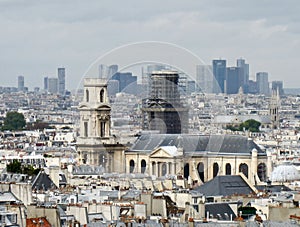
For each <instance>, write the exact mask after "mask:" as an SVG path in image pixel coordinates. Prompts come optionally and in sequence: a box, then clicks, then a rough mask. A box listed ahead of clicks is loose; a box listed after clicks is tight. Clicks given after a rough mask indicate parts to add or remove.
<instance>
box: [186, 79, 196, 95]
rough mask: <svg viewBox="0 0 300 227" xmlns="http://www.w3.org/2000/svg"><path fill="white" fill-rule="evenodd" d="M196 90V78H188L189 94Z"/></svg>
mask: <svg viewBox="0 0 300 227" xmlns="http://www.w3.org/2000/svg"><path fill="white" fill-rule="evenodd" d="M195 91H196V82H195V81H194V80H188V82H187V91H186V93H187V94H189V95H190V94H192V93H194V92H195Z"/></svg>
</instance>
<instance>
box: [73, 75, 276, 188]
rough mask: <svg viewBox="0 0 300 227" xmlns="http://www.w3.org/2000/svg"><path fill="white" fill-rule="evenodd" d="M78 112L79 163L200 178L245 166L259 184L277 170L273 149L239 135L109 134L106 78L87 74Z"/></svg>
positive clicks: (231, 172) (120, 170)
mask: <svg viewBox="0 0 300 227" xmlns="http://www.w3.org/2000/svg"><path fill="white" fill-rule="evenodd" d="M79 112H80V136H79V137H78V140H77V150H78V154H79V163H80V164H84V165H91V166H102V167H103V168H105V171H106V172H117V173H128V174H130V173H133V174H134V173H142V174H148V175H155V176H157V177H163V176H166V175H177V176H178V175H180V176H183V177H184V178H186V179H190V180H191V181H193V182H199V183H201V182H206V181H209V180H211V179H213V178H214V177H216V176H217V175H237V174H239V173H240V172H242V173H243V174H244V175H245V176H246V177H247V178H248V180H249V181H250V182H251V183H253V184H255V183H258V182H259V181H265V180H266V179H267V178H268V177H269V176H270V173H271V171H272V162H271V155H270V154H268V153H267V152H265V151H264V150H262V149H261V148H260V147H259V146H258V145H257V144H255V142H254V141H252V140H250V139H248V138H247V137H243V136H239V135H190V134H143V135H141V136H139V137H138V138H137V140H136V141H135V143H134V144H133V145H132V146H130V147H126V146H124V145H122V144H119V143H118V141H116V140H115V139H114V137H112V136H111V134H110V127H111V107H110V104H109V101H108V96H107V81H105V80H104V79H96V78H93V79H91V78H87V79H85V80H84V98H83V101H82V102H81V103H80V106H79Z"/></svg>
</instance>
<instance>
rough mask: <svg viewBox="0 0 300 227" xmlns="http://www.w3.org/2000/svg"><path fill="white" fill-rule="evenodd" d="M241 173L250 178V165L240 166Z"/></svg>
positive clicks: (243, 164)
mask: <svg viewBox="0 0 300 227" xmlns="http://www.w3.org/2000/svg"><path fill="white" fill-rule="evenodd" d="M239 172H242V173H243V174H244V175H245V176H246V177H247V178H248V165H247V164H246V163H242V164H240V166H239Z"/></svg>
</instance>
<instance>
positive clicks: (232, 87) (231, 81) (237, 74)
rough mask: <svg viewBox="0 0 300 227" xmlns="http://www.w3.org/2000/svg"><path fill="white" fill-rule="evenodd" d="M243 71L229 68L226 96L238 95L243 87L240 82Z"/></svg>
mask: <svg viewBox="0 0 300 227" xmlns="http://www.w3.org/2000/svg"><path fill="white" fill-rule="evenodd" d="M242 72H243V70H242V69H241V68H239V67H228V68H227V72H226V82H225V87H226V89H225V91H226V94H237V93H238V92H239V89H240V87H241V84H240V81H241V79H240V78H241V77H242V76H243V75H242Z"/></svg>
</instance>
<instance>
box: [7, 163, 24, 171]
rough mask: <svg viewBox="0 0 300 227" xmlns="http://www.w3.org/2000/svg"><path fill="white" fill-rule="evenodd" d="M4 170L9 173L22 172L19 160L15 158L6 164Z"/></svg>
mask: <svg viewBox="0 0 300 227" xmlns="http://www.w3.org/2000/svg"><path fill="white" fill-rule="evenodd" d="M6 170H7V172H9V173H21V172H22V167H21V162H19V161H17V160H13V162H12V163H10V164H8V165H7V166H6Z"/></svg>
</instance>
